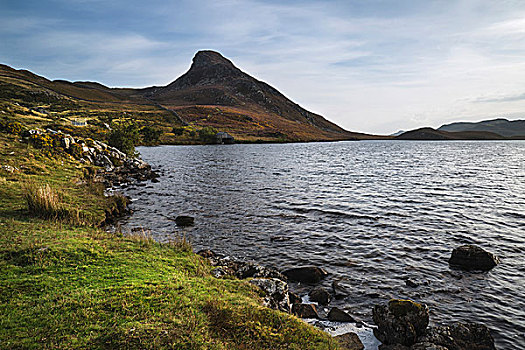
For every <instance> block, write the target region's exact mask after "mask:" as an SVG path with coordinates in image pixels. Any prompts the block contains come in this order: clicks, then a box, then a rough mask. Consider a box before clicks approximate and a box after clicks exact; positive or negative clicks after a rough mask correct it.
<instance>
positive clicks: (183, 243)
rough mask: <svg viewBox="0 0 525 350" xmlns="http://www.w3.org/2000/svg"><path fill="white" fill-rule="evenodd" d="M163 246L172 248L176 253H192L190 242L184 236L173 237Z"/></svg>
mask: <svg viewBox="0 0 525 350" xmlns="http://www.w3.org/2000/svg"><path fill="white" fill-rule="evenodd" d="M165 244H166V245H167V246H168V247H170V248H173V249H175V250H177V251H182V252H192V251H193V247H192V245H191V242H190V240H189V239H188V237H187V236H186V234H182V235H181V236H175V237H174V238H172V239H170V240H169V241H168V242H167V243H165Z"/></svg>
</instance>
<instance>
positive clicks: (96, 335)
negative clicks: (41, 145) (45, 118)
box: [0, 134, 338, 349]
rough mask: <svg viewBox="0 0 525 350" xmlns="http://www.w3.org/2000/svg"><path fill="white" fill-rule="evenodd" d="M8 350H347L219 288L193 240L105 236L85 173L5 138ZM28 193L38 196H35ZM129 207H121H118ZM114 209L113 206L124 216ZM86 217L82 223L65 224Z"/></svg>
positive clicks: (0, 259) (1, 180)
mask: <svg viewBox="0 0 525 350" xmlns="http://www.w3.org/2000/svg"><path fill="white" fill-rule="evenodd" d="M6 164H9V165H11V166H13V167H15V168H16V170H15V171H14V172H8V171H5V170H1V168H0V348H2V349H72V348H75V349H87V348H89V349H336V348H337V347H338V345H337V344H336V343H335V341H334V340H333V339H332V338H331V337H330V336H328V335H327V334H325V333H323V332H321V331H319V330H316V329H314V328H313V327H311V326H310V325H307V324H305V323H304V322H303V321H301V320H300V319H297V318H296V317H294V316H291V315H288V314H285V313H282V312H278V311H275V310H270V309H267V308H264V307H262V306H261V299H260V298H261V296H260V294H259V292H258V291H257V290H256V289H255V287H254V286H252V285H250V284H249V283H246V282H244V281H240V280H235V279H226V280H218V279H215V278H213V277H212V276H211V275H210V271H211V269H212V267H211V266H210V265H209V264H208V263H207V262H206V261H204V260H203V259H202V258H201V257H199V256H198V255H196V254H194V253H193V252H192V251H191V244H190V243H189V242H188V241H187V239H186V238H185V237H175V238H174V239H173V241H172V242H170V243H167V244H159V243H157V242H155V241H154V240H153V239H152V238H151V235H150V234H149V233H148V231H147V230H143V231H141V232H138V233H134V234H133V235H130V236H127V235H116V234H110V233H107V232H105V231H104V230H102V229H101V228H100V227H99V225H100V223H101V222H104V220H105V213H106V212H107V207H108V206H111V205H118V204H114V203H115V200H111V199H106V198H105V197H103V194H102V190H103V189H101V188H100V186H98V185H97V184H96V183H92V182H90V181H89V179H87V178H86V175H84V174H89V173H91V172H90V171H86V169H85V168H86V167H85V166H84V165H81V164H78V163H76V162H73V161H71V160H68V159H62V158H60V159H51V158H48V157H45V156H43V155H41V154H40V153H39V152H38V150H35V149H32V148H31V147H29V146H27V145H25V144H22V143H20V142H18V140H17V138H16V137H11V136H6V135H4V134H0V165H6ZM27 184H32V185H30V186H28V185H27ZM116 201H117V202H118V200H116ZM112 203H113V204H112ZM63 208H75V210H78V212H79V216H80V217H81V218H83V219H82V220H81V222H74V221H72V220H59V219H58V217H60V215H62V214H60V215H59V214H58V213H59V212H60V211H61V210H62V209H63Z"/></svg>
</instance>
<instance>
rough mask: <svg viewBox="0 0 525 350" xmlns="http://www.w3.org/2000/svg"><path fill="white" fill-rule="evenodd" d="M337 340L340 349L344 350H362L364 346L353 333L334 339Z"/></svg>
mask: <svg viewBox="0 0 525 350" xmlns="http://www.w3.org/2000/svg"><path fill="white" fill-rule="evenodd" d="M334 339H336V340H337V342H338V343H339V345H340V346H341V349H345V350H364V348H365V346H364V345H363V343H362V342H361V339H359V337H358V336H357V334H355V333H352V332H350V333H345V334H341V335H338V336H336V337H334Z"/></svg>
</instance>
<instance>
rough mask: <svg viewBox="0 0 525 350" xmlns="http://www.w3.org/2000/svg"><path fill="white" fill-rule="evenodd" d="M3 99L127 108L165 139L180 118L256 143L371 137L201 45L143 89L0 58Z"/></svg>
mask: <svg viewBox="0 0 525 350" xmlns="http://www.w3.org/2000/svg"><path fill="white" fill-rule="evenodd" d="M0 99H3V100H6V101H18V102H21V103H26V104H28V107H36V106H39V105H43V106H44V107H46V108H51V109H53V106H55V107H58V106H60V105H62V108H61V109H62V110H66V109H67V110H70V112H69V113H70V114H74V111H75V109H77V112H82V113H86V112H88V113H89V114H90V115H92V116H96V115H97V114H102V113H103V114H104V115H105V116H106V117H107V116H116V113H122V112H126V113H127V114H126V117H130V118H134V117H136V116H137V115H138V114H140V116H139V119H140V120H141V124H148V120H147V118H149V117H151V118H152V119H151V123H149V124H152V125H156V126H157V127H158V128H159V129H162V130H163V132H165V133H166V135H165V136H163V137H162V138H161V139H162V140H163V142H167V143H177V142H179V141H178V137H177V136H176V135H175V134H170V132H169V131H170V130H171V129H170V128H173V127H179V126H181V125H183V126H187V128H189V129H188V130H189V131H188V132H190V133H191V132H192V131H191V130H199V129H200V128H203V127H206V126H210V127H213V128H215V129H217V130H219V131H226V132H228V133H230V134H232V135H233V136H234V137H235V138H236V139H237V140H238V141H251V142H254V141H265V142H276V141H277V142H283V141H332V140H355V139H367V138H371V137H372V136H371V135H365V134H360V133H352V132H348V131H346V130H344V129H342V128H340V127H339V126H337V125H335V124H334V123H332V122H330V121H328V120H326V119H324V118H323V117H322V116H320V115H318V114H315V113H312V112H309V111H307V110H305V109H304V108H302V107H301V106H299V105H298V104H296V103H294V102H292V101H290V100H289V99H288V98H286V97H285V96H284V95H283V94H281V93H280V92H279V91H277V90H276V89H275V88H273V87H271V86H270V85H268V84H266V83H264V82H262V81H259V80H257V79H255V78H253V77H251V76H250V75H248V74H246V73H244V72H242V71H241V70H240V69H238V68H237V67H235V65H234V64H233V63H232V62H231V61H229V60H228V59H226V58H224V57H223V56H222V55H221V54H219V53H217V52H214V51H199V52H198V53H197V54H196V55H195V57H194V58H193V63H192V65H191V68H190V69H189V70H188V72H186V73H185V74H184V75H182V76H181V77H179V78H178V79H176V80H175V81H174V82H172V83H171V84H169V85H167V86H164V87H150V88H144V89H125V88H109V87H107V86H104V85H102V84H99V83H96V82H73V83H72V82H68V81H64V80H55V81H51V80H48V79H46V78H44V77H41V76H38V75H36V74H33V73H31V72H29V71H27V70H16V69H13V68H11V67H9V66H6V65H0ZM77 114H78V113H77ZM155 114H156V115H155ZM179 138H180V137H179ZM186 142H188V140H184V143H186ZM190 142H191V141H190Z"/></svg>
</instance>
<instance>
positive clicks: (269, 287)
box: [250, 278, 290, 313]
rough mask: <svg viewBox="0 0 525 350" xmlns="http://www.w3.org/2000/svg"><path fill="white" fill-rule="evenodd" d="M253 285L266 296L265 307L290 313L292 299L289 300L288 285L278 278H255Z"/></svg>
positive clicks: (251, 281)
mask: <svg viewBox="0 0 525 350" xmlns="http://www.w3.org/2000/svg"><path fill="white" fill-rule="evenodd" d="M250 283H251V284H254V285H256V286H257V287H259V288H260V289H261V290H262V291H263V292H264V294H265V295H266V296H265V298H264V305H265V306H268V307H270V308H272V309H276V310H281V311H284V312H288V313H289V312H290V299H289V298H288V284H287V283H286V282H284V281H281V280H280V279H277V278H254V279H252V280H250Z"/></svg>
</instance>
